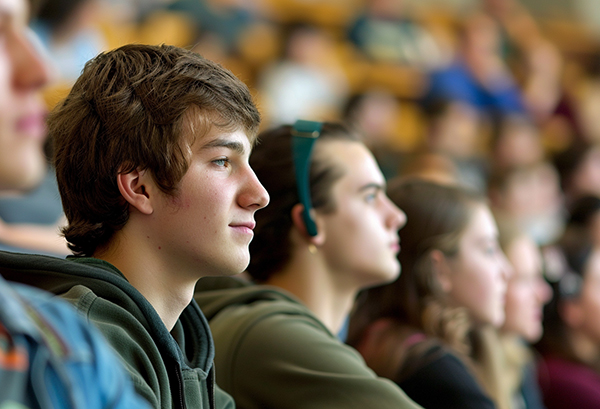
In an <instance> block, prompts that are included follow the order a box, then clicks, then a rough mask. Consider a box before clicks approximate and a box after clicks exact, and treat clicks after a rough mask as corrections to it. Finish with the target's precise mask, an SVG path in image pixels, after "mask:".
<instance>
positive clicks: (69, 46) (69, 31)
mask: <svg viewBox="0 0 600 409" xmlns="http://www.w3.org/2000/svg"><path fill="white" fill-rule="evenodd" d="M101 7H102V0H40V7H39V10H38V12H37V16H36V18H35V19H34V20H33V21H32V23H31V27H32V28H33V30H34V31H35V32H36V34H37V35H38V37H39V38H40V39H41V41H42V45H43V46H44V49H45V51H46V53H47V56H48V58H49V60H50V62H51V66H52V68H53V69H54V70H55V73H54V75H55V80H56V81H57V82H59V83H64V84H67V85H68V86H70V85H72V84H73V83H74V82H75V80H76V79H77V78H78V77H79V74H81V71H82V70H83V66H84V65H85V63H86V62H87V61H88V60H90V59H92V58H93V57H95V56H96V55H97V54H99V53H100V52H101V51H104V50H105V49H106V48H107V44H106V40H105V39H104V37H103V34H102V32H101V31H100V30H99V28H98V23H99V21H98V16H99V15H100V14H101Z"/></svg>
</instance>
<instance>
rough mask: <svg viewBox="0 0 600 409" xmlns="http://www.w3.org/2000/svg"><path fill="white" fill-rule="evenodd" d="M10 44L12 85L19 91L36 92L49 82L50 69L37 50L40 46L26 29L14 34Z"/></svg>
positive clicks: (32, 34)
mask: <svg viewBox="0 0 600 409" xmlns="http://www.w3.org/2000/svg"><path fill="white" fill-rule="evenodd" d="M14 40H15V41H12V42H10V43H11V44H12V45H11V55H12V61H13V73H14V84H15V87H17V89H20V90H37V89H39V88H42V87H43V86H45V85H46V84H47V83H48V81H49V80H50V69H49V66H48V64H47V63H46V60H45V59H44V58H43V57H42V55H41V53H40V52H39V50H40V49H41V44H39V40H38V39H37V37H35V34H34V33H33V32H32V31H31V30H30V29H28V28H25V29H22V30H21V31H20V32H15V33H14Z"/></svg>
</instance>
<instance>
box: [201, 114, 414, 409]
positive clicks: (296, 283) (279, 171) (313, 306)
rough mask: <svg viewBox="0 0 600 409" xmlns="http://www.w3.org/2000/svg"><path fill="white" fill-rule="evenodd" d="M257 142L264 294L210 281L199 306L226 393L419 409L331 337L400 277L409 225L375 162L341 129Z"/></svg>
mask: <svg viewBox="0 0 600 409" xmlns="http://www.w3.org/2000/svg"><path fill="white" fill-rule="evenodd" d="M260 141H261V143H260V144H258V145H257V147H256V148H255V150H254V152H253V154H252V157H251V158H250V163H251V165H252V167H253V168H254V169H255V171H256V174H257V176H258V177H259V179H260V180H261V181H262V182H263V183H264V185H265V187H266V188H267V191H268V192H269V194H270V195H271V199H272V202H271V203H270V204H269V206H268V207H267V208H266V209H265V210H264V211H261V212H259V213H257V218H256V222H257V224H256V237H255V238H254V241H253V242H252V243H251V245H250V252H251V254H252V258H251V262H250V265H249V267H248V273H249V275H250V276H251V277H252V279H253V280H254V281H256V282H258V283H260V284H263V285H251V284H250V283H244V282H242V281H237V280H232V279H229V280H227V279H215V278H203V279H202V280H200V281H199V283H198V286H197V290H196V295H195V298H196V301H198V304H199V305H200V306H201V308H202V310H203V311H204V313H205V314H206V316H207V318H208V319H209V322H210V325H211V330H212V331H213V336H214V340H215V345H216V356H215V365H216V366H217V368H218V370H217V381H218V383H219V385H220V386H221V387H222V388H223V389H225V390H226V391H227V392H229V393H231V394H232V396H233V397H234V399H235V400H236V403H237V405H238V407H240V408H244V409H249V408H280V409H282V408H283V409H285V408H306V407H310V408H314V409H319V408H327V409H330V408H378V409H382V408H416V407H418V406H417V405H415V404H414V403H412V402H411V401H410V400H409V399H408V398H407V397H406V395H405V394H404V393H403V392H402V391H401V390H400V389H399V388H398V387H396V386H395V385H394V384H393V383H391V382H389V381H388V380H386V379H383V378H378V377H377V376H376V375H375V374H374V373H373V372H372V371H371V370H369V369H368V368H367V367H366V365H365V363H364V361H363V360H362V359H361V358H360V355H359V354H358V353H357V352H356V351H355V350H353V349H352V348H350V347H348V346H346V345H344V344H343V343H341V342H340V341H339V340H338V338H337V337H336V334H338V333H339V331H340V329H341V328H342V327H343V324H344V321H345V318H346V316H347V314H348V312H349V311H350V308H351V307H352V304H353V301H354V297H355V295H356V293H357V292H358V290H359V289H361V288H364V287H367V286H370V285H375V284H378V283H383V282H386V281H390V280H393V279H394V278H395V277H396V276H397V275H398V272H399V267H400V266H399V264H398V260H397V259H396V253H398V251H399V250H400V247H399V244H398V233H397V231H398V229H399V228H400V227H402V225H403V224H404V222H405V220H406V219H405V216H404V213H402V211H401V210H399V209H398V208H397V207H396V206H394V205H393V204H392V203H391V202H390V200H389V199H388V197H387V196H386V195H385V180H384V178H383V175H382V174H381V171H380V170H379V168H378V167H377V163H376V162H375V160H374V159H373V156H372V155H371V153H370V152H369V151H368V149H367V148H366V147H365V146H364V145H363V144H362V143H361V142H359V140H358V138H357V136H356V135H354V134H353V133H351V132H350V131H349V130H348V129H347V128H345V127H344V126H342V125H339V124H335V123H319V122H310V121H298V122H296V125H295V126H294V127H292V126H289V125H285V126H280V127H278V128H275V129H272V130H268V131H266V132H263V133H262V134H261V135H260ZM313 144H314V153H313V154H312V157H311V152H312V149H313Z"/></svg>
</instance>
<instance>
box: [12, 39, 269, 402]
mask: <svg viewBox="0 0 600 409" xmlns="http://www.w3.org/2000/svg"><path fill="white" fill-rule="evenodd" d="M259 119H260V118H259V114H258V111H257V109H256V107H255V105H254V104H253V102H252V98H251V95H250V92H249V90H248V88H247V87H246V86H245V85H244V84H243V83H242V82H241V81H240V80H239V79H237V78H236V77H235V76H234V75H233V74H231V73H230V72H229V71H227V70H225V69H223V68H222V67H221V66H219V65H218V64H216V63H213V62H211V61H208V60H206V59H204V58H203V57H201V56H199V55H198V54H194V53H192V52H190V51H186V50H183V49H180V48H177V47H172V46H149V45H126V46H123V47H121V48H118V49H115V50H113V51H110V52H107V53H104V54H100V55H99V56H98V57H96V58H95V59H93V60H91V61H90V62H88V64H87V65H86V67H85V69H84V71H83V73H82V75H81V76H80V77H79V79H78V80H77V82H76V83H75V85H74V86H73V89H72V90H71V92H70V94H69V95H68V96H67V98H66V99H65V100H64V101H63V102H62V103H60V104H59V105H58V106H57V108H56V109H55V110H54V111H53V112H52V113H51V115H50V117H49V119H48V125H49V133H50V135H51V137H52V138H53V140H54V152H55V157H54V165H55V169H56V175H57V181H58V187H59V190H60V193H61V198H62V201H63V207H64V210H65V215H66V216H67V219H68V223H69V224H68V226H67V227H66V228H65V229H64V234H65V237H66V239H67V241H68V242H69V245H70V248H71V249H72V250H73V252H74V253H75V255H76V256H75V257H72V258H70V259H67V260H62V259H58V258H52V257H44V256H37V257H35V256H31V255H19V254H8V253H4V254H1V255H0V272H2V273H3V274H5V275H8V276H10V278H11V279H13V280H19V281H22V282H28V283H31V284H35V285H37V286H39V287H42V288H45V289H48V290H51V291H52V292H54V293H56V294H61V295H62V296H63V297H64V298H66V299H68V300H70V301H71V302H72V303H73V304H74V305H75V306H77V308H78V309H79V310H80V311H81V312H82V313H83V314H84V315H85V316H86V317H87V318H88V319H89V320H90V321H91V322H93V323H95V324H96V325H97V326H98V327H99V328H100V330H101V331H102V332H103V333H104V335H105V336H106V337H107V339H108V340H109V342H110V343H111V344H112V345H113V346H114V347H115V349H116V350H117V351H118V352H119V354H120V355H121V358H122V359H123V361H125V363H126V365H127V368H128V369H129V372H130V374H131V376H132V377H133V380H134V383H135V386H136V388H137V390H138V391H139V392H140V394H141V395H142V396H144V397H145V398H146V399H148V400H149V401H150V403H151V404H152V405H153V406H154V407H163V408H171V407H193V408H221V407H233V402H232V400H231V397H230V396H228V395H227V394H225V393H224V392H222V391H221V390H220V389H218V388H215V383H214V368H213V354H214V347H213V343H212V339H211V334H210V330H209V327H208V324H207V322H206V320H205V318H204V316H203V315H202V312H201V311H200V309H199V308H198V306H197V304H196V303H195V302H193V301H192V296H193V293H194V286H195V284H196V281H197V280H198V279H199V278H200V277H203V276H205V275H210V274H214V275H228V274H236V273H239V272H241V271H242V270H244V269H245V268H246V266H247V264H248V260H249V251H248V244H249V242H250V240H251V238H252V228H253V225H254V221H253V215H254V212H255V211H256V210H258V209H260V208H262V207H264V206H265V205H266V204H267V202H268V200H269V198H268V194H267V192H266V191H265V189H264V188H263V187H262V185H261V184H260V182H259V181H258V179H257V178H256V175H255V174H254V172H253V171H252V169H251V168H250V165H249V164H248V157H249V155H250V150H251V147H252V143H253V140H254V138H255V135H256V133H257V129H258V125H259Z"/></svg>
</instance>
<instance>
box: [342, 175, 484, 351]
mask: <svg viewBox="0 0 600 409" xmlns="http://www.w3.org/2000/svg"><path fill="white" fill-rule="evenodd" d="M388 195H389V197H390V199H392V201H393V202H394V203H395V204H396V205H397V206H398V207H399V208H401V209H402V210H403V211H404V213H406V217H407V222H406V226H405V227H404V228H402V229H401V230H400V232H399V235H400V242H401V245H402V250H401V252H400V253H399V256H398V259H399V260H400V264H401V265H402V272H401V274H400V277H399V278H398V279H397V280H396V281H394V282H392V283H390V284H385V285H383V286H379V287H374V288H371V289H368V290H365V291H363V292H362V293H361V294H360V295H359V297H358V300H357V304H356V307H355V310H354V312H353V314H352V317H351V322H350V328H349V335H348V343H349V344H350V345H358V344H359V342H360V340H361V338H362V337H363V332H364V331H365V330H366V329H367V328H368V327H369V325H370V324H372V323H373V322H375V321H377V320H379V319H388V320H391V321H393V322H395V323H397V324H399V325H401V326H406V327H409V328H412V329H413V330H416V331H420V332H423V333H425V334H426V335H428V336H430V337H433V338H436V339H438V340H441V341H442V342H443V344H445V345H447V346H450V347H451V348H452V349H454V350H455V351H456V352H458V353H461V354H465V355H466V354H468V353H469V352H470V351H469V347H470V345H469V344H470V342H469V340H468V337H467V335H468V332H469V330H470V319H469V317H468V314H467V311H466V310H465V309H464V308H456V307H451V306H450V304H449V303H448V301H447V300H446V297H445V294H444V293H443V291H442V289H441V287H440V285H439V283H438V280H437V278H436V277H435V272H434V269H433V265H432V259H431V252H432V251H434V250H439V251H441V252H442V253H443V254H445V255H446V256H447V257H452V256H454V255H456V254H457V252H458V247H459V241H460V238H461V237H462V234H463V232H464V230H465V228H466V227H467V225H468V223H469V221H470V220H471V217H472V214H473V210H474V208H475V206H476V205H477V204H481V203H485V199H484V197H482V196H481V195H479V194H478V193H476V192H471V191H469V190H465V189H463V188H459V187H455V186H447V185H441V184H437V183H435V182H431V181H426V180H421V179H416V178H411V179H408V180H404V179H396V180H393V181H391V182H390V184H389V188H388Z"/></svg>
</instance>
